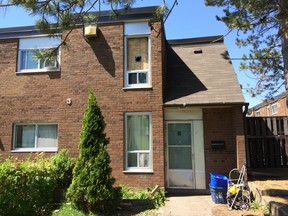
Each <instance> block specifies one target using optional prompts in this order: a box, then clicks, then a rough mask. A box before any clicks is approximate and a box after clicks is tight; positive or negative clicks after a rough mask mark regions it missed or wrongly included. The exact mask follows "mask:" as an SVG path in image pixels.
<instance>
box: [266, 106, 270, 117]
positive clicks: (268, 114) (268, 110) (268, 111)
mask: <svg viewBox="0 0 288 216" xmlns="http://www.w3.org/2000/svg"><path fill="white" fill-rule="evenodd" d="M266 110H267V116H270V108H269V107H267V109H266Z"/></svg>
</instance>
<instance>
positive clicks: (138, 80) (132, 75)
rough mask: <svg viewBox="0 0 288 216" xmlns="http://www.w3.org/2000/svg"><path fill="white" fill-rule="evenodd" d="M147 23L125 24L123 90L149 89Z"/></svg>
mask: <svg viewBox="0 0 288 216" xmlns="http://www.w3.org/2000/svg"><path fill="white" fill-rule="evenodd" d="M150 32H151V30H150V27H149V25H148V23H147V22H141V23H125V43H124V46H125V84H124V86H125V88H146V87H151V66H150V62H151V45H150V44H151V42H150Z"/></svg>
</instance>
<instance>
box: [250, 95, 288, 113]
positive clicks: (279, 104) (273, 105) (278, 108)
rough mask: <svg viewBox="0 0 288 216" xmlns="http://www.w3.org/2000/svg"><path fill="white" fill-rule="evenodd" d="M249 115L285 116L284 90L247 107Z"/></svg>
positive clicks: (286, 111) (286, 110)
mask: <svg viewBox="0 0 288 216" xmlns="http://www.w3.org/2000/svg"><path fill="white" fill-rule="evenodd" d="M248 113H249V114H248V115H247V116H249V117H268V116H287V115H288V109H287V105H286V92H282V93H281V94H279V95H276V96H275V97H273V98H272V99H266V100H265V101H263V102H262V103H260V104H258V105H256V106H254V107H252V108H250V109H249V112H248Z"/></svg>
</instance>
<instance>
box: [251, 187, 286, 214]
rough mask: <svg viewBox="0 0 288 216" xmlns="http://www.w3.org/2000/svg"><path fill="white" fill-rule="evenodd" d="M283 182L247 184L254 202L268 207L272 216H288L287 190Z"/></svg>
mask: <svg viewBox="0 0 288 216" xmlns="http://www.w3.org/2000/svg"><path fill="white" fill-rule="evenodd" d="M286 184H287V183H286V182H285V185H284V183H283V181H271V182H269V181H265V182H261V181H255V182H249V183H248V185H249V188H250V190H251V193H252V197H253V199H254V200H256V201H257V202H259V203H260V204H262V205H267V204H268V205H269V209H270V214H271V215H272V216H286V215H288V188H287V187H286Z"/></svg>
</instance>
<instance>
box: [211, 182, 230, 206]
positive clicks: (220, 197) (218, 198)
mask: <svg viewBox="0 0 288 216" xmlns="http://www.w3.org/2000/svg"><path fill="white" fill-rule="evenodd" d="M209 186H210V193H211V196H212V200H213V202H214V203H216V204H227V199H226V196H227V187H226V188H223V187H212V186H211V185H209Z"/></svg>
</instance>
